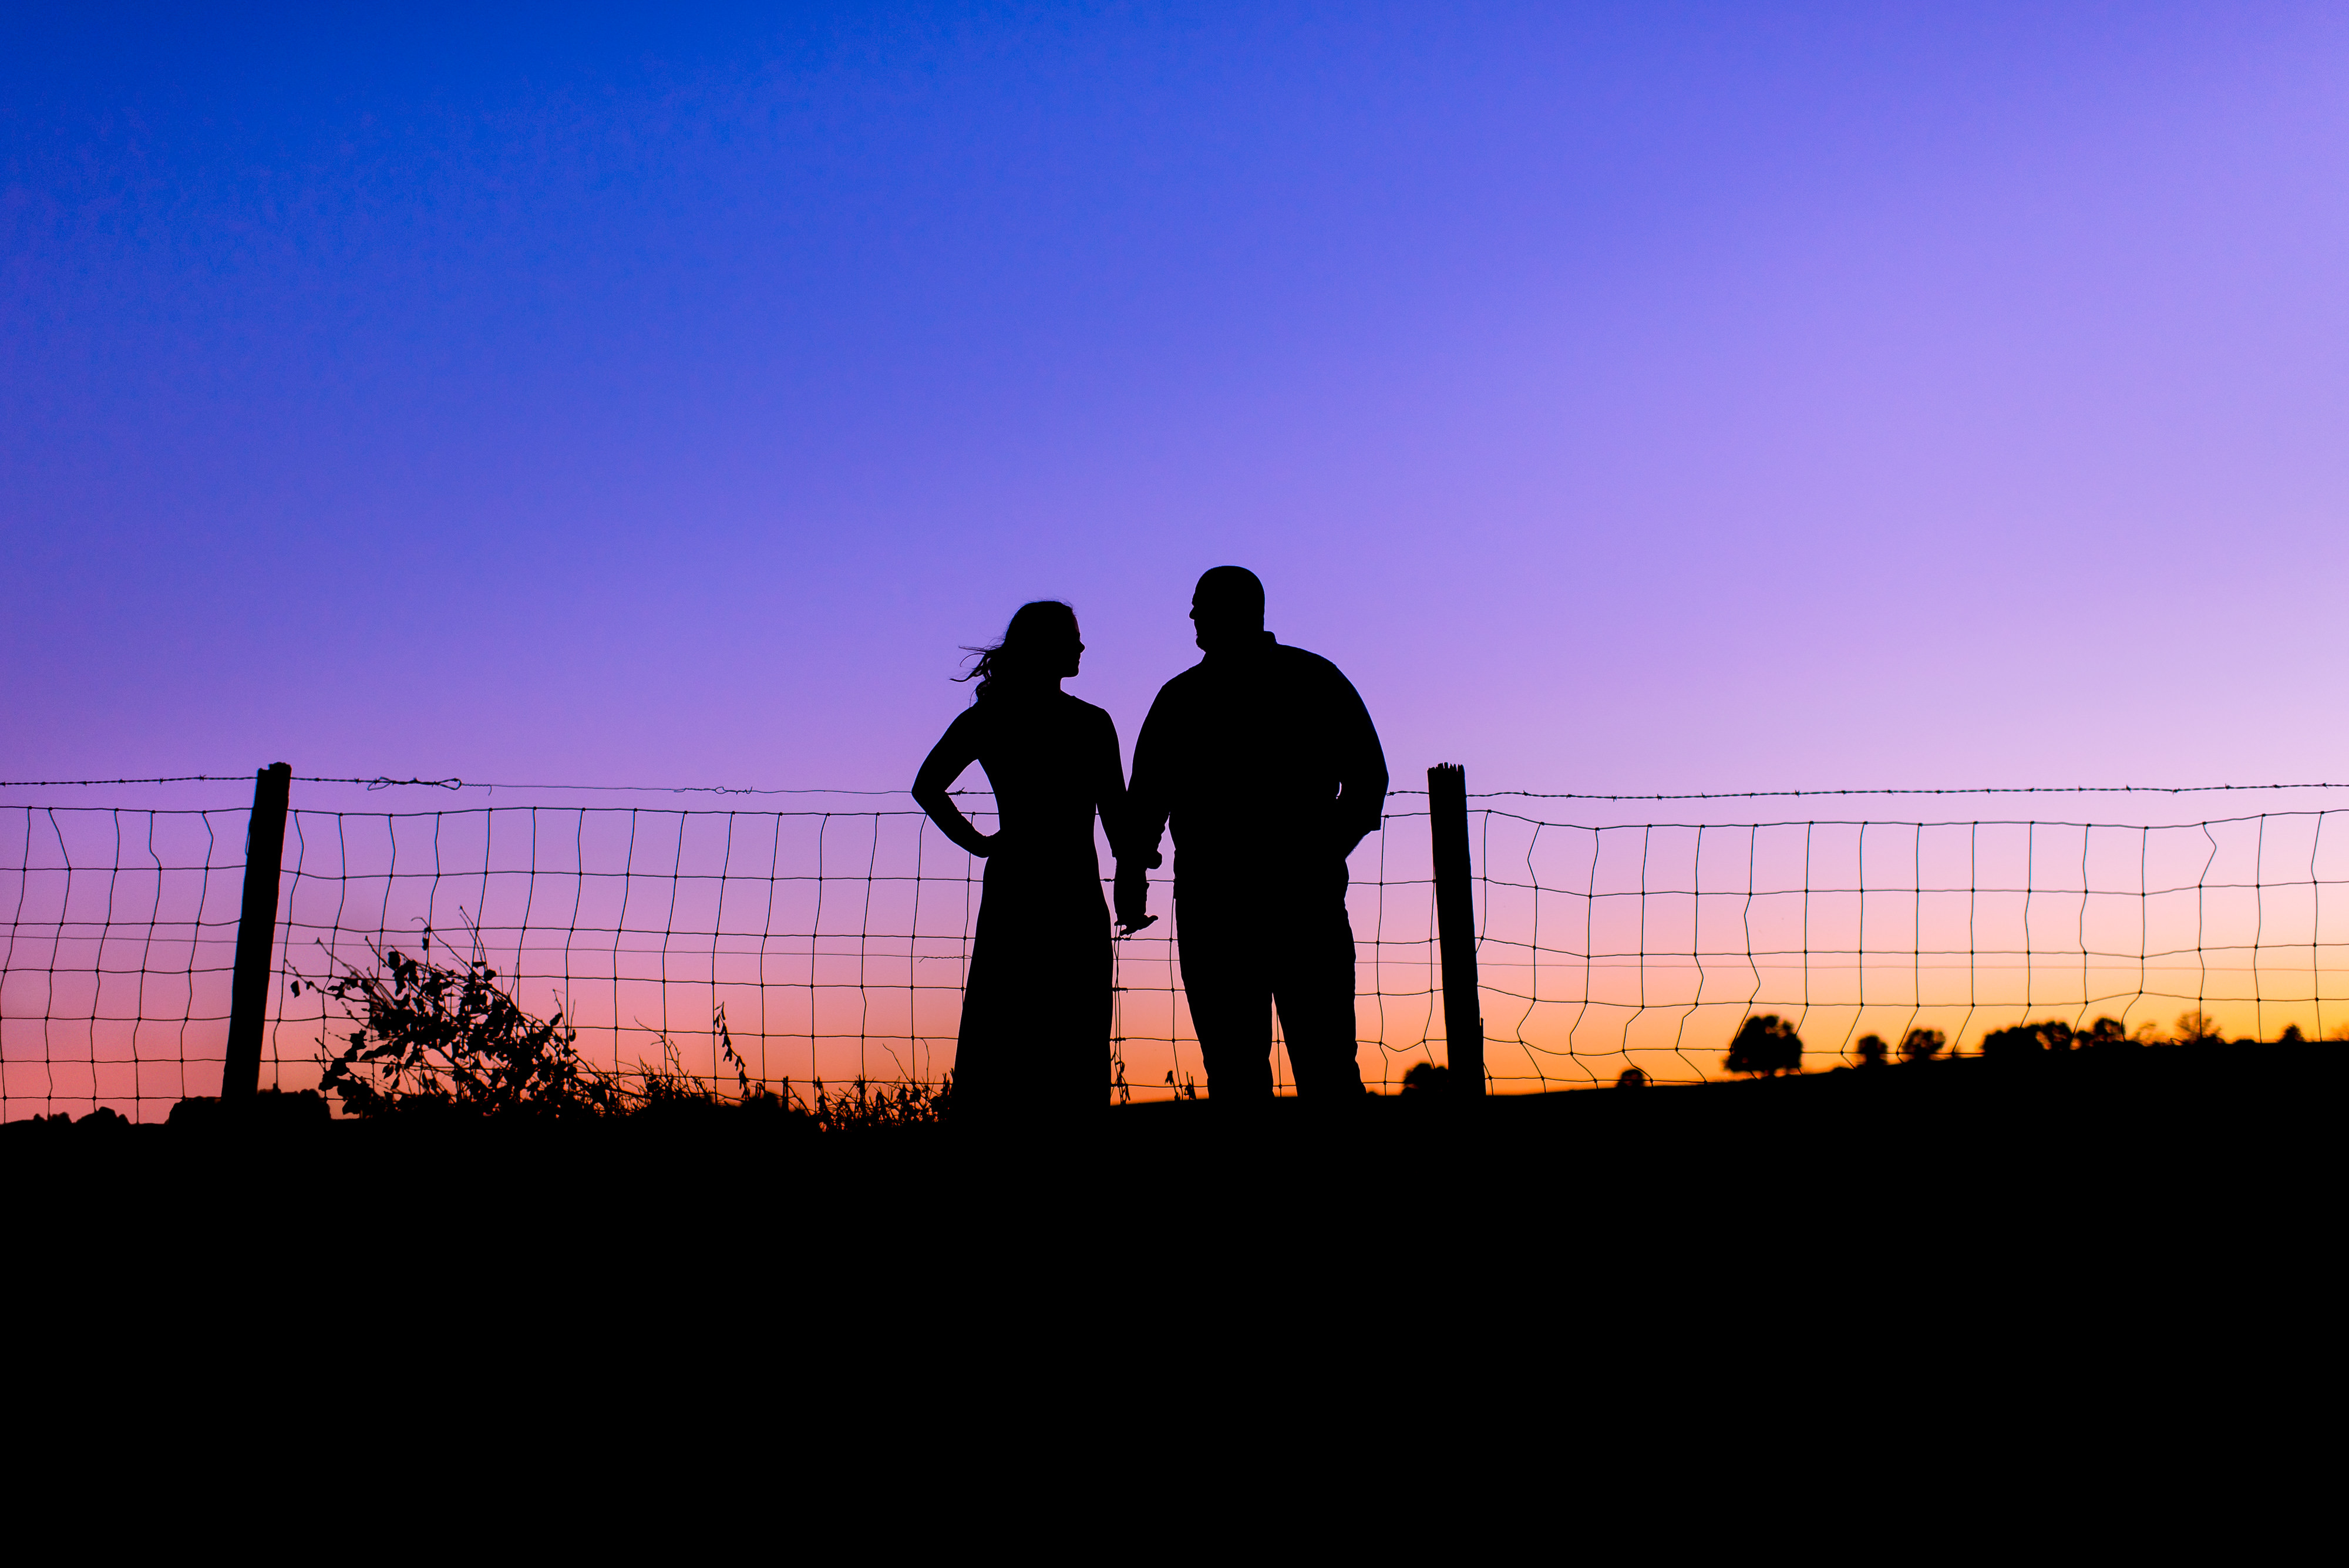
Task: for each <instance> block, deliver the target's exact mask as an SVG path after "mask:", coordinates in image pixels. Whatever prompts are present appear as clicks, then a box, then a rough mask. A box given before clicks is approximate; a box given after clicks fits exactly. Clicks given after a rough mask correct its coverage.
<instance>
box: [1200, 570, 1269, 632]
mask: <svg viewBox="0 0 2349 1568" xmlns="http://www.w3.org/2000/svg"><path fill="white" fill-rule="evenodd" d="M1191 620H1192V623H1193V624H1194V625H1195V626H1196V627H1197V628H1199V631H1198V639H1197V640H1198V644H1199V646H1200V648H1201V649H1205V650H1206V651H1207V652H1210V653H1212V652H1214V651H1215V650H1216V649H1218V648H1228V647H1237V646H1240V645H1242V644H1244V643H1247V642H1252V641H1254V640H1255V639H1256V638H1257V636H1258V635H1259V634H1260V633H1262V632H1263V630H1264V584H1263V583H1261V582H1259V581H1258V580H1257V575H1256V574H1255V573H1254V572H1251V571H1249V570H1248V569H1247V567H1246V566H1210V567H1208V568H1207V570H1206V573H1205V574H1204V575H1202V576H1200V578H1199V586H1198V587H1195V588H1194V589H1192V590H1191Z"/></svg>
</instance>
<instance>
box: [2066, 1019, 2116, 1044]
mask: <svg viewBox="0 0 2349 1568" xmlns="http://www.w3.org/2000/svg"><path fill="white" fill-rule="evenodd" d="M2128 1043H2129V1037H2128V1030H2127V1028H2126V1027H2125V1026H2124V1025H2123V1024H2122V1023H2121V1021H2120V1020H2119V1019H2117V1018H2099V1019H2097V1020H2096V1021H2095V1023H2091V1024H2089V1025H2088V1027H2087V1028H2086V1029H2085V1030H2083V1031H2081V1032H2080V1033H2078V1034H2076V1035H2075V1036H2073V1040H2072V1044H2074V1045H2075V1047H2076V1048H2078V1049H2080V1050H2083V1051H2085V1050H2086V1049H2088V1048H2089V1047H2091V1046H2095V1045H2126V1044H2128Z"/></svg>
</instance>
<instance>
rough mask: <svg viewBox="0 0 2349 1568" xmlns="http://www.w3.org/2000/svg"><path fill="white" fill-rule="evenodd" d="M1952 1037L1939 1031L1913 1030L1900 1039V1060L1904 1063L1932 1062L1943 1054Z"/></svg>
mask: <svg viewBox="0 0 2349 1568" xmlns="http://www.w3.org/2000/svg"><path fill="white" fill-rule="evenodd" d="M1949 1043H1950V1037H1949V1036H1948V1035H1946V1034H1944V1033H1941V1032H1940V1030H1938V1029H1911V1030H1910V1031H1909V1033H1906V1034H1904V1035H1902V1036H1901V1037H1900V1059H1901V1060H1902V1061H1904V1062H1930V1061H1931V1060H1932V1059H1933V1058H1934V1057H1936V1056H1938V1055H1940V1054H1941V1047H1942V1046H1944V1045H1947V1044H1949Z"/></svg>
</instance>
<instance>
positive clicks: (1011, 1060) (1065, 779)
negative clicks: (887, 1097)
mask: <svg viewBox="0 0 2349 1568" xmlns="http://www.w3.org/2000/svg"><path fill="white" fill-rule="evenodd" d="M940 746H941V747H942V748H946V747H951V748H953V751H954V752H955V753H957V754H959V753H963V752H965V751H966V750H967V751H968V754H969V755H970V756H971V757H972V758H974V759H975V760H977V762H978V764H979V765H980V766H981V767H982V768H984V769H986V770H987V778H988V784H990V785H992V786H993V788H994V790H995V805H996V810H997V813H998V818H999V826H998V830H997V831H998V837H997V839H996V841H995V846H994V848H993V850H992V851H991V852H990V853H989V854H988V857H987V873H986V882H985V892H984V894H983V895H982V896H981V898H980V902H979V909H978V931H977V933H976V938H975V940H974V941H973V943H972V946H971V955H970V973H969V978H968V980H967V981H965V983H964V986H963V998H962V1028H961V1033H960V1037H959V1039H958V1041H957V1044H956V1049H955V1078H954V1098H955V1105H956V1108H957V1114H958V1115H959V1114H964V1113H976V1114H978V1115H981V1116H1021V1115H1041V1116H1050V1117H1051V1118H1053V1119H1062V1118H1064V1117H1065V1116H1069V1115H1075V1114H1081V1113H1085V1112H1088V1111H1092V1110H1097V1109H1099V1108H1101V1107H1102V1106H1105V1105H1106V1104H1107V1103H1108V1086H1109V1062H1110V1053H1109V1033H1110V976H1111V957H1110V917H1109V906H1108V903H1107V901H1106V900H1104V899H1103V898H1102V877H1101V861H1100V857H1099V856H1098V854H1097V853H1096V851H1095V849H1094V847H1093V815H1094V811H1095V809H1096V807H1097V806H1098V807H1101V808H1103V809H1105V810H1112V811H1113V810H1115V809H1117V808H1118V803H1120V802H1121V801H1122V800H1123V794H1124V777H1123V769H1122V768H1121V767H1120V765H1119V762H1118V747H1117V728H1116V726H1115V725H1114V724H1113V723H1112V722H1111V720H1110V716H1109V715H1108V714H1107V713H1105V712H1103V711H1102V710H1100V709H1099V708H1096V707H1094V706H1093V705H1092V703H1090V702H1084V701H1079V700H1078V699H1076V698H1074V697H1071V696H1069V695H1068V694H1067V693H1065V692H1062V691H1046V692H1040V693H1032V694H1031V693H1013V692H1009V691H1006V692H999V693H989V694H988V695H987V696H985V697H982V698H981V699H980V700H979V701H978V702H976V703H974V704H973V705H972V706H971V707H970V708H969V709H968V710H966V711H964V713H963V714H962V716H961V717H960V718H958V719H957V720H956V721H955V722H954V724H953V725H952V726H951V727H950V728H949V729H948V730H947V734H946V738H945V740H943V741H941V742H940Z"/></svg>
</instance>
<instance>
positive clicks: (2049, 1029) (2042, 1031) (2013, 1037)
mask: <svg viewBox="0 0 2349 1568" xmlns="http://www.w3.org/2000/svg"><path fill="white" fill-rule="evenodd" d="M2072 1041H2073V1033H2072V1026H2071V1025H2070V1024H2068V1023H2063V1022H2061V1021H2060V1020H2057V1019H2054V1018H2043V1019H2041V1020H2040V1021H2039V1022H2038V1023H2017V1024H2014V1025H2013V1026H2011V1027H2009V1028H2005V1029H1993V1030H1992V1031H1991V1032H1990V1033H1987V1034H1985V1035H1983V1036H1982V1054H1983V1055H1985V1056H1999V1057H2013V1056H2023V1055H2029V1054H2034V1053H2041V1052H2047V1051H2069V1050H2070V1049H2072Z"/></svg>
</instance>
